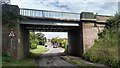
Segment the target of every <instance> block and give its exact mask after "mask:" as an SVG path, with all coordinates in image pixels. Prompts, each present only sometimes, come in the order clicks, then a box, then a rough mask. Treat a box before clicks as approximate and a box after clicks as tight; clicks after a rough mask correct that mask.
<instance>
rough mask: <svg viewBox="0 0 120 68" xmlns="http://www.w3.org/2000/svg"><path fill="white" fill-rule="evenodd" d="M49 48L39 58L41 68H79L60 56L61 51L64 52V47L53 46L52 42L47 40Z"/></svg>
mask: <svg viewBox="0 0 120 68" xmlns="http://www.w3.org/2000/svg"><path fill="white" fill-rule="evenodd" d="M47 48H49V51H48V52H46V53H44V54H42V55H41V56H40V59H39V60H38V65H39V68H43V67H44V68H61V67H64V68H77V67H75V66H74V65H72V64H70V63H68V62H66V61H65V60H63V59H61V58H60V55H59V53H62V52H64V49H63V48H53V46H52V44H51V43H50V42H47Z"/></svg>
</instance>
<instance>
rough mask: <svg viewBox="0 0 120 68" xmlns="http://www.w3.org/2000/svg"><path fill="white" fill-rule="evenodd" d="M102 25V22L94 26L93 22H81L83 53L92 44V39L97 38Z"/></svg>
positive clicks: (102, 27)
mask: <svg viewBox="0 0 120 68" xmlns="http://www.w3.org/2000/svg"><path fill="white" fill-rule="evenodd" d="M104 27H105V25H104V24H96V27H95V25H94V22H83V23H82V28H83V46H84V47H83V48H84V53H85V52H86V51H87V50H89V49H90V48H91V46H92V45H93V44H94V41H95V40H96V39H98V33H100V32H102V30H103V29H104Z"/></svg>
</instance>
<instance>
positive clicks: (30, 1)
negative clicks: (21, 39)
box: [11, 0, 119, 38]
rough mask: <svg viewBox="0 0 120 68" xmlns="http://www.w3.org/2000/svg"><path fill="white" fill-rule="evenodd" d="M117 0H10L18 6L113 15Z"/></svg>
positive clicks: (115, 10) (57, 34) (63, 34)
mask: <svg viewBox="0 0 120 68" xmlns="http://www.w3.org/2000/svg"><path fill="white" fill-rule="evenodd" d="M118 1H119V0H113V1H110V0H11V4H12V5H18V6H19V7H20V8H29V9H39V10H50V11H51V10H52V11H63V12H74V13H81V12H94V13H98V14H99V15H115V14H116V12H118ZM43 33H44V34H45V36H47V37H48V38H49V37H52V36H53V37H54V36H59V35H61V36H60V37H66V36H67V33H54V32H52V33H50V32H49V33H48V32H47V33H46V32H43Z"/></svg>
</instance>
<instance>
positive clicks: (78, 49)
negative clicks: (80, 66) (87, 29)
mask: <svg viewBox="0 0 120 68" xmlns="http://www.w3.org/2000/svg"><path fill="white" fill-rule="evenodd" d="M79 25H80V24H79ZM29 31H41V32H68V51H67V52H68V54H70V55H74V56H82V54H83V45H82V43H81V42H82V32H81V31H82V29H81V28H80V26H59V25H33V24H20V35H21V36H20V37H21V38H20V39H21V43H22V44H21V45H20V46H19V48H20V49H19V58H22V57H25V56H27V55H28V54H29V46H30V40H29Z"/></svg>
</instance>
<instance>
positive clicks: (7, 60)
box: [2, 46, 48, 68]
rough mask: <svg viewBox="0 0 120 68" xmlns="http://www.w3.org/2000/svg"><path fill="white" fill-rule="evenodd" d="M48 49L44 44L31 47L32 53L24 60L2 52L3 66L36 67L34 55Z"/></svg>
mask: <svg viewBox="0 0 120 68" xmlns="http://www.w3.org/2000/svg"><path fill="white" fill-rule="evenodd" d="M46 51H48V49H47V48H45V47H44V46H37V49H31V50H30V52H31V54H30V55H29V56H28V57H27V58H25V59H22V60H16V59H13V58H11V57H9V56H8V55H7V54H5V53H3V54H2V68H16V67H17V68H18V67H20V68H21V67H24V68H36V67H37V64H36V63H35V62H34V61H33V59H34V57H36V56H39V55H40V54H42V53H44V52H46Z"/></svg>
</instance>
